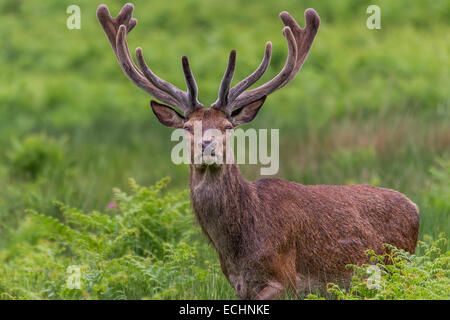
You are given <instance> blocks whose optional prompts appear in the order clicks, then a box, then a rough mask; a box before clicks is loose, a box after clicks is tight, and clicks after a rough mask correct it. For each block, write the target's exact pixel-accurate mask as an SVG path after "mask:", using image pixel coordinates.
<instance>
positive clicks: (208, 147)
mask: <svg viewBox="0 0 450 320" xmlns="http://www.w3.org/2000/svg"><path fill="white" fill-rule="evenodd" d="M201 147H202V152H205V151H209V152H211V153H212V152H214V150H215V148H216V143H215V142H214V141H211V140H203V141H202V142H201Z"/></svg>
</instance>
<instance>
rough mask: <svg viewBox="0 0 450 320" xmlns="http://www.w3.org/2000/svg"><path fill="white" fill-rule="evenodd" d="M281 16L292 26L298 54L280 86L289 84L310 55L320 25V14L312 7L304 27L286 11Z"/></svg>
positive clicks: (307, 10)
mask: <svg viewBox="0 0 450 320" xmlns="http://www.w3.org/2000/svg"><path fill="white" fill-rule="evenodd" d="M280 18H281V21H283V23H284V25H285V26H287V27H289V28H291V30H292V32H293V34H294V37H295V41H296V43H297V49H298V55H297V62H296V63H295V68H294V70H293V71H292V73H291V75H290V76H289V77H288V79H286V81H285V82H284V83H283V84H282V85H281V86H280V87H279V88H281V87H283V86H285V85H286V84H288V83H289V82H290V81H291V80H292V78H294V77H295V75H296V74H297V73H298V71H299V70H300V69H301V67H302V65H303V63H304V62H305V60H306V57H307V56H308V52H309V50H310V49H311V45H312V43H313V41H314V38H315V37H316V34H317V31H318V30H319V25H320V18H319V15H318V14H317V12H316V11H315V10H314V9H311V8H310V9H306V11H305V21H306V23H305V28H304V29H302V28H300V27H299V25H298V23H297V21H295V19H294V18H293V17H292V16H291V15H290V14H289V13H288V12H286V11H283V12H281V13H280Z"/></svg>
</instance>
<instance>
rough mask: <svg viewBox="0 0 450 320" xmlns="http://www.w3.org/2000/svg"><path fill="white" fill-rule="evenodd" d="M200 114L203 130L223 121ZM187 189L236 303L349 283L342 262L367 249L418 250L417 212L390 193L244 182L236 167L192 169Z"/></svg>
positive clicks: (359, 259) (360, 258)
mask: <svg viewBox="0 0 450 320" xmlns="http://www.w3.org/2000/svg"><path fill="white" fill-rule="evenodd" d="M211 112H215V113H216V114H215V117H213V116H212V115H211ZM198 113H199V114H202V115H203V116H204V118H203V122H204V123H205V124H204V127H213V126H217V125H218V123H221V122H222V121H223V120H224V119H220V118H221V117H220V115H219V114H218V113H217V111H214V110H211V111H210V112H208V109H206V110H201V111H198ZM199 114H197V115H196V116H194V118H195V119H197V120H198V119H199V118H201V116H200V115H199ZM190 188H191V199H192V206H193V209H194V211H195V214H196V217H197V220H198V222H199V224H200V226H201V228H202V230H203V232H204V233H205V234H206V236H207V237H208V239H209V240H210V241H211V243H212V244H213V246H214V248H215V249H216V250H217V252H218V255H219V259H220V263H221V267H222V271H223V273H224V274H225V276H226V277H227V279H228V281H229V282H230V284H231V285H232V286H233V288H234V289H235V291H236V293H237V295H238V296H239V297H240V298H241V299H250V298H263V299H267V298H275V297H277V296H279V294H281V291H282V289H293V290H296V291H297V292H308V291H309V290H314V289H322V288H323V287H324V286H325V284H326V283H327V282H330V281H333V282H336V281H338V282H340V281H344V282H348V281H349V278H350V276H351V271H349V270H348V269H346V268H345V265H347V264H350V263H351V264H362V263H367V262H368V259H367V256H366V255H365V253H364V251H365V250H366V249H374V250H375V251H376V252H378V253H382V252H383V246H382V244H383V243H389V244H392V245H395V246H397V247H398V248H399V249H404V250H406V251H409V252H411V253H413V252H414V249H415V247H416V243H417V237H418V231H419V215H418V208H417V206H416V205H415V204H414V203H412V202H411V201H410V200H409V199H408V198H407V197H405V196H404V195H402V194H401V193H399V192H397V191H394V190H390V189H384V188H376V187H372V186H367V185H353V186H328V185H316V186H304V185H301V184H297V183H293V182H287V181H283V180H281V179H261V180H258V181H256V182H249V181H246V180H245V179H244V178H243V177H242V176H241V174H240V172H239V169H238V167H237V165H235V164H231V165H222V166H195V165H191V173H190Z"/></svg>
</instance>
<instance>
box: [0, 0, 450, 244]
mask: <svg viewBox="0 0 450 320" xmlns="http://www.w3.org/2000/svg"><path fill="white" fill-rule="evenodd" d="M100 3H105V4H107V5H108V6H109V8H110V11H111V13H112V14H113V15H114V16H115V15H116V14H117V13H118V12H119V10H120V8H121V7H122V5H123V4H124V3H125V1H103V2H99V1H87V0H85V1H61V0H58V1H57V0H46V1H31V0H27V1H24V0H0V39H1V49H0V150H1V151H0V247H1V246H4V245H6V243H7V242H8V238H9V235H10V234H11V233H12V232H14V230H15V228H16V227H17V224H18V223H19V222H20V221H21V220H22V219H23V218H24V216H25V210H26V209H34V210H36V211H38V212H41V213H44V214H46V215H50V216H55V217H58V216H59V215H60V211H59V210H58V209H57V208H55V207H54V205H53V204H52V201H53V200H58V201H61V202H64V203H66V204H68V205H70V206H74V207H77V208H80V209H83V210H94V209H96V210H104V209H105V208H106V207H107V205H108V203H109V202H110V201H111V197H112V196H111V190H112V188H113V187H119V188H124V189H126V186H127V185H128V178H130V177H133V178H134V179H136V181H137V182H138V183H139V184H141V185H150V184H153V183H154V182H156V181H158V180H159V179H161V178H162V177H165V176H169V177H171V179H172V182H171V184H170V188H172V189H186V188H187V185H188V167H187V166H184V165H182V166H177V165H174V164H173V163H172V162H171V161H170V151H171V148H172V147H173V145H174V144H175V142H170V134H171V130H170V129H168V128H166V127H163V126H162V125H160V124H159V123H158V122H157V120H156V119H155V117H154V116H153V114H152V112H151V110H150V108H149V100H150V97H149V96H148V95H147V94H146V93H145V92H143V91H142V90H140V89H139V88H137V87H135V86H134V85H133V84H132V83H131V82H130V81H129V80H128V79H127V78H126V77H125V76H124V74H123V73H122V71H121V69H120V67H119V66H118V64H117V61H116V59H115V57H114V54H113V52H112V50H111V48H110V45H109V43H108V41H107V39H106V37H105V35H104V33H103V30H102V29H101V27H100V25H99V23H98V21H97V19H96V14H95V11H96V8H97V6H98V5H99V4H100ZM133 3H134V5H135V12H134V17H135V18H137V19H138V25H137V27H136V28H135V29H134V30H133V31H132V32H131V33H130V34H129V36H128V43H129V47H130V50H131V51H132V52H133V55H134V48H136V47H137V46H141V47H142V48H143V49H144V55H145V58H146V59H147V62H148V63H149V65H150V66H151V67H152V69H153V70H154V71H155V72H156V73H157V74H158V75H159V76H161V77H162V78H164V79H165V80H167V81H170V82H172V83H173V84H175V85H176V86H178V87H180V88H182V89H185V84H184V79H183V75H182V71H181V59H180V58H181V56H182V55H187V56H188V57H189V59H190V63H191V67H192V70H193V72H194V75H195V77H196V79H197V83H198V86H199V88H200V92H199V95H200V101H201V102H203V103H204V104H205V105H209V104H211V103H212V102H213V101H215V99H216V97H217V91H218V87H219V84H220V79H221V77H222V75H223V72H224V70H225V67H226V63H227V57H228V53H229V51H230V50H231V49H236V50H237V54H238V56H237V70H236V74H235V77H234V79H235V80H234V82H233V83H237V81H240V80H241V79H243V78H244V77H246V76H247V75H248V74H250V73H251V72H253V70H254V69H255V68H256V67H257V66H258V65H259V63H260V60H261V58H262V55H263V51H264V45H265V42H266V41H268V40H270V41H272V43H273V57H272V62H271V65H270V67H269V69H268V71H267V72H266V75H265V76H264V77H263V79H262V80H260V82H258V83H262V82H264V81H265V80H268V79H271V77H273V76H274V75H275V74H277V73H278V72H279V70H280V69H281V68H282V66H283V64H284V61H285V56H286V52H287V49H286V44H285V40H284V38H283V36H282V34H281V29H282V23H281V21H280V20H279V18H278V14H279V13H280V12H281V11H283V10H286V11H288V12H290V13H291V14H292V15H293V16H294V17H295V18H296V19H297V21H298V22H299V24H300V25H301V26H303V24H304V17H303V12H304V10H305V9H307V8H309V7H312V8H314V9H316V11H317V12H318V14H319V15H320V17H321V26H320V29H319V32H318V35H317V37H316V40H315V42H314V44H313V46H312V49H311V51H310V54H309V57H308V59H307V60H306V62H305V64H304V66H303V68H302V70H301V71H300V72H299V74H298V75H297V77H296V78H295V79H294V80H293V81H292V82H291V83H290V84H289V85H288V86H286V87H285V88H283V89H282V90H280V91H277V92H276V93H274V94H272V95H271V96H270V97H269V98H268V100H267V101H266V103H265V105H264V107H263V109H262V111H261V112H260V113H259V115H258V117H257V118H256V119H255V120H254V121H253V122H252V123H251V124H250V125H248V126H247V127H254V128H256V129H259V128H278V129H280V171H279V172H278V174H277V176H278V177H281V178H283V179H287V180H292V181H296V182H300V183H303V184H352V183H367V184H373V185H377V186H382V187H388V188H393V189H396V190H399V191H400V192H402V193H405V194H406V195H407V196H408V197H409V198H410V199H412V200H413V201H414V202H416V203H417V204H418V205H419V207H420V208H421V237H422V235H423V234H430V235H432V236H436V235H437V234H438V233H439V232H442V231H444V232H446V233H447V234H449V233H450V222H449V206H448V200H446V199H445V198H446V197H448V196H449V194H448V191H449V190H450V188H449V180H446V179H447V178H446V177H448V173H449V170H450V165H449V159H450V157H449V155H450V97H449V86H450V81H449V70H450V68H449V67H450V66H449V62H450V25H449V21H450V2H449V1H448V0H434V1H414V2H412V1H407V0H395V1H387V0H386V1H375V0H370V1H364V0H340V1H332V0H327V1H325V0H320V1H317V0H315V1H312V0H278V1H258V0H245V1H244V0H242V1H238V0H227V1H211V0H171V1H161V0H151V1H148V0H145V1H144V0H136V1H134V2H133ZM72 4H76V5H79V6H80V8H81V29H80V30H69V29H68V28H67V27H66V19H67V18H68V16H69V14H67V13H66V8H67V7H68V6H69V5H72ZM371 4H376V5H379V6H380V8H381V27H382V28H381V29H380V30H369V29H368V28H367V27H366V19H367V18H368V17H369V14H367V13H366V8H367V7H368V6H369V5H371ZM241 170H242V172H243V174H244V176H245V177H246V178H248V179H249V180H255V179H258V178H259V176H258V174H259V166H255V165H244V166H241ZM446 175H447V176H446ZM443 177H444V178H443ZM436 188H438V189H439V188H440V189H439V190H441V191H440V192H441V193H440V196H439V197H437V198H436V199H435V198H433V199H434V200H424V199H431V198H430V197H429V194H430V193H431V192H434V191H433V190H435V189H436ZM442 190H444V191H442ZM426 195H428V197H427V196H426ZM446 201H447V202H446Z"/></svg>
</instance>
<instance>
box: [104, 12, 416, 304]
mask: <svg viewBox="0 0 450 320" xmlns="http://www.w3.org/2000/svg"><path fill="white" fill-rule="evenodd" d="M132 11H133V5H132V4H126V5H125V6H124V7H123V8H122V10H121V11H120V13H119V15H118V16H117V17H116V18H112V17H111V15H110V13H109V11H108V8H107V7H106V6H105V5H101V6H99V8H98V10H97V16H98V19H99V21H100V23H101V25H102V27H103V29H104V31H105V33H106V36H107V37H108V40H109V42H110V43H111V46H112V49H113V50H114V53H115V55H116V57H117V60H118V61H119V64H120V66H121V68H122V70H123V72H124V73H125V75H126V76H127V77H128V78H129V79H130V80H131V81H132V82H133V83H134V84H135V85H137V86H138V87H139V88H141V89H143V90H145V91H146V92H148V93H149V94H150V95H152V96H153V97H155V98H156V99H158V100H160V101H162V102H163V103H166V104H168V105H170V106H172V107H176V108H178V109H179V110H181V111H182V114H180V113H178V112H177V111H176V110H175V109H173V108H172V107H170V106H167V105H163V104H160V103H158V102H156V101H151V107H152V110H153V112H154V114H155V115H156V117H157V118H158V120H159V121H160V122H161V123H162V124H163V125H165V126H168V127H172V128H184V129H186V132H187V135H189V133H188V132H190V134H191V135H192V137H193V136H194V135H193V133H192V127H193V124H194V122H195V121H201V123H202V130H203V131H202V132H204V131H206V130H208V129H210V128H214V129H217V130H219V131H221V132H222V133H225V132H226V130H231V129H232V128H235V127H237V126H239V125H240V124H244V123H248V122H250V121H251V120H253V118H255V116H256V114H257V113H258V111H259V109H260V108H261V106H262V105H263V103H264V101H265V99H266V97H267V96H268V95H269V94H271V93H272V92H274V91H275V90H277V89H280V88H281V87H283V86H285V85H286V84H288V83H289V82H290V81H291V80H292V79H293V78H294V76H295V75H296V74H297V72H298V71H299V70H300V68H301V67H302V64H303V62H304V61H305V59H306V56H307V55H308V51H309V49H310V48H311V45H312V42H313V40H314V37H315V35H316V33H317V30H318V28H319V23H320V19H319V16H318V15H317V13H316V12H315V11H314V10H313V9H308V10H306V11H305V20H306V26H305V28H303V29H302V28H300V27H299V25H298V24H297V22H296V21H295V20H294V18H293V17H292V16H291V15H290V14H289V13H287V12H282V13H281V14H280V17H281V20H282V22H283V23H284V25H285V27H284V28H283V35H284V37H285V38H286V41H287V46H288V56H287V60H286V63H285V65H284V67H283V69H282V70H281V72H280V73H278V74H277V75H276V76H275V77H274V78H273V79H272V80H270V81H269V82H267V83H265V84H263V85H261V86H259V87H258V88H255V89H252V90H247V89H248V88H249V87H250V86H252V85H253V84H254V83H255V82H256V81H257V80H258V79H260V78H261V76H262V75H263V73H264V72H265V71H266V69H267V66H268V65H269V62H270V58H271V43H270V42H268V43H267V45H266V49H265V54H264V58H263V60H262V62H261V64H260V65H259V67H258V68H257V69H256V70H255V72H253V73H252V74H251V75H249V76H248V77H247V78H246V79H244V80H242V81H241V82H239V83H238V84H236V85H235V86H234V87H232V88H230V85H231V80H232V78H233V74H234V69H235V62H236V52H235V51H234V50H233V51H231V53H230V56H229V61H228V66H227V69H226V72H225V74H224V76H223V79H222V82H221V85H220V89H219V95H218V99H217V101H216V102H214V104H212V106H211V108H203V104H201V103H200V102H199V101H198V99H197V93H198V90H197V85H196V82H195V80H194V77H193V75H192V72H191V69H190V67H189V63H188V59H187V58H186V57H185V56H183V57H182V68H183V72H184V76H185V80H186V85H187V91H186V92H185V91H182V90H180V89H178V88H176V87H175V86H174V85H172V84H170V83H169V82H167V81H164V80H163V79H161V78H159V77H158V76H157V75H155V73H153V72H152V71H151V70H150V68H149V67H148V66H147V64H146V63H145V61H144V58H143V53H142V49H141V48H137V49H136V57H137V64H138V65H139V68H138V66H137V65H136V64H135V63H134V62H133V60H132V58H131V55H130V52H129V50H128V46H127V41H126V37H127V33H128V32H130V31H131V30H132V29H133V27H135V25H136V23H137V21H136V19H134V18H132ZM246 90H247V91H246ZM200 136H201V140H200V141H194V139H193V138H192V139H191V141H193V144H200V145H201V146H203V148H209V149H213V150H214V145H215V143H216V142H217V141H215V139H216V137H208V138H207V139H206V138H205V137H204V136H202V135H200ZM215 151H216V154H219V150H215ZM210 155H214V154H213V153H211V154H210ZM190 189H191V202H192V207H193V209H194V211H195V215H196V218H197V220H198V223H199V224H200V226H201V228H202V230H203V232H204V233H205V235H206V237H207V238H208V239H209V240H210V241H211V243H212V245H213V246H214V248H215V249H216V251H217V253H218V255H219V259H220V264H221V268H222V271H223V273H224V274H225V276H226V278H227V279H228V281H229V282H230V284H231V286H232V287H233V288H234V290H235V291H236V293H237V295H238V296H239V298H241V299H273V298H279V297H282V294H283V292H284V291H285V290H295V291H296V292H297V293H303V292H308V291H309V290H313V289H314V290H315V289H321V288H323V287H324V285H325V284H326V283H327V282H329V281H344V282H345V283H348V280H349V278H350V277H351V271H349V270H348V269H346V268H345V265H347V264H350V263H351V264H362V263H367V262H368V259H367V257H366V255H365V254H364V250H365V249H368V248H371V249H374V250H375V251H376V252H380V253H381V252H383V251H384V247H383V243H390V244H392V245H395V246H397V247H398V248H400V249H404V250H406V251H409V252H412V253H413V252H414V249H415V247H416V243H417V237H418V230H419V215H418V208H417V206H416V205H415V204H414V203H413V202H411V201H410V200H409V199H408V198H407V197H406V196H404V195H403V194H401V193H399V192H397V191H394V190H390V189H384V188H376V187H372V186H367V185H352V186H329V185H313V186H305V185H301V184H298V183H294V182H287V181H284V180H281V179H275V178H270V179H261V180H258V181H256V182H249V181H247V180H245V179H244V178H243V177H242V176H241V174H240V172H239V169H238V166H237V164H236V163H234V162H233V163H231V164H220V165H218V164H215V163H212V164H208V163H199V164H191V165H190Z"/></svg>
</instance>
